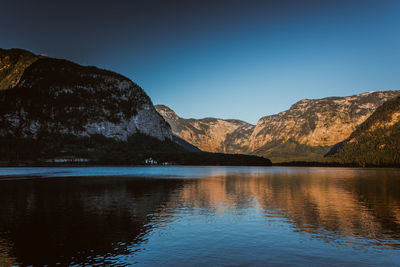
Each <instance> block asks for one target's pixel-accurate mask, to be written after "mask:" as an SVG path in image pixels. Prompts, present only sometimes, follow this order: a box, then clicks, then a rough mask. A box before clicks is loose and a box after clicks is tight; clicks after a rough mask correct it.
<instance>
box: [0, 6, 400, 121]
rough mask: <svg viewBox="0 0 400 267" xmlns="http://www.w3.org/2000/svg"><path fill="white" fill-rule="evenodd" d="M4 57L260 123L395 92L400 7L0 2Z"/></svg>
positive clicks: (191, 113) (179, 108) (192, 113)
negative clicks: (111, 75) (105, 77)
mask: <svg viewBox="0 0 400 267" xmlns="http://www.w3.org/2000/svg"><path fill="white" fill-rule="evenodd" d="M1 14H2V15H1V16H0V23H1V25H2V27H0V47H3V48H11V47H19V48H25V49H28V50H31V51H33V52H35V53H43V54H46V55H48V56H52V57H59V58H66V59H70V60H72V61H75V62H77V63H80V64H84V65H96V66H99V67H102V68H106V69H110V70H113V71H116V72H119V73H121V74H123V75H125V76H127V77H129V78H131V79H132V80H133V81H135V82H136V83H138V84H139V85H140V86H141V87H142V88H143V89H144V90H145V91H146V92H147V94H148V95H149V96H150V97H151V98H152V100H153V102H154V103H155V104H165V105H168V106H170V107H171V108H173V109H174V110H175V111H176V112H177V113H178V115H181V116H183V117H193V118H202V117H221V118H236V119H242V120H245V121H248V122H252V123H256V122H257V120H258V119H259V118H260V117H262V116H265V115H269V114H274V113H278V112H280V111H283V110H285V109H287V108H289V107H290V105H292V104H293V103H294V102H296V101H298V100H300V99H303V98H321V97H327V96H344V95H351V94H357V93H362V92H366V91H376V90H394V89H400V1H397V0H392V1H390V0H376V1H372V0H371V1H369V0H354V1H352V0H346V1H344V0H336V1H335V0H331V1H322V0H320V1H318V0H314V1H306V0H303V1H290V0H276V1H267V0H265V1H255V0H254V1H244V0H243V1H235V0H231V1H229V0H221V1H206V0H203V1H194V0H192V1H191V0H185V1H183V0H182V1H168V0H162V1H152V0H148V1H118V0H115V1H102V0H98V1H40V0H38V1H21V0H20V1H15V0H13V1H9V0H6V1H2V4H1Z"/></svg>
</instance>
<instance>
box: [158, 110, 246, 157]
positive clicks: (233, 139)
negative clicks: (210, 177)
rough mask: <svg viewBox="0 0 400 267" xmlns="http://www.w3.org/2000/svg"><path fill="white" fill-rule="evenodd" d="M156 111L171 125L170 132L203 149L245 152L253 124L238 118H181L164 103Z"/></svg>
mask: <svg viewBox="0 0 400 267" xmlns="http://www.w3.org/2000/svg"><path fill="white" fill-rule="evenodd" d="M155 107H156V109H157V111H158V112H159V113H160V114H161V115H162V116H163V117H164V119H165V120H166V121H167V122H168V123H169V124H170V125H171V129H172V132H173V133H174V134H175V135H176V136H178V137H180V138H182V139H184V140H185V141H187V142H189V143H191V144H192V145H194V146H196V147H198V148H199V149H201V150H203V151H208V152H222V153H246V151H247V149H248V147H249V139H248V137H249V136H250V134H251V132H252V130H253V128H254V125H251V124H249V123H247V122H244V121H240V120H223V119H216V118H205V119H200V120H197V119H183V118H181V117H179V116H178V115H176V114H175V112H174V111H173V110H171V109H170V108H168V107H167V106H164V105H156V106H155Z"/></svg>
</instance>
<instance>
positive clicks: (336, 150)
mask: <svg viewBox="0 0 400 267" xmlns="http://www.w3.org/2000/svg"><path fill="white" fill-rule="evenodd" d="M327 157H328V158H329V159H331V160H339V161H340V162H342V163H354V164H357V165H361V166H366V165H371V166H373V165H375V166H383V165H390V166H400V97H396V98H393V99H391V100H389V101H387V102H385V103H384V104H383V105H382V106H380V107H378V108H377V110H376V111H375V112H374V113H373V114H372V115H371V116H370V117H369V118H368V119H367V120H366V121H365V122H363V123H362V124H361V125H359V126H358V127H357V129H356V130H355V131H354V132H353V133H352V134H351V135H350V137H349V138H347V139H346V140H344V141H343V142H340V143H338V144H337V145H335V146H334V147H333V148H332V149H331V150H330V151H329V153H327Z"/></svg>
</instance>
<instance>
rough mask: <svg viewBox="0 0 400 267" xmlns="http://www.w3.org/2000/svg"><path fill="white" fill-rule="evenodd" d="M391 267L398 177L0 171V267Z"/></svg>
mask: <svg viewBox="0 0 400 267" xmlns="http://www.w3.org/2000/svg"><path fill="white" fill-rule="evenodd" d="M56 263H59V264H61V265H104V264H110V265H116V266H126V265H135V264H136V265H138V266H225V265H226V266H243V265H251V266H265V265H268V266H271V265H272V266H273V265H294V264H296V265H307V266H309V265H321V266H327V265H335V266H337V265H348V266H355V265H360V266H361V265H362V266H365V265H396V264H397V265H399V264H400V170H399V169H350V168H288V167H266V168H253V167H226V168H225V167H135V168H125V167H121V168H108V167H107V168H105V167H104V168H101V167H98V168H97V167H96V168H0V266H3V265H5V266H7V265H14V264H21V265H29V264H33V265H44V264H49V265H54V264H56Z"/></svg>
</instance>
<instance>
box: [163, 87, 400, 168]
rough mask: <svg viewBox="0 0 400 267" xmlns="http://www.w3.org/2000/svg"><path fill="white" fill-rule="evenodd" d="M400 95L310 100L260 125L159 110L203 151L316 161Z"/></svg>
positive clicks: (185, 137) (177, 132) (269, 117)
mask: <svg viewBox="0 0 400 267" xmlns="http://www.w3.org/2000/svg"><path fill="white" fill-rule="evenodd" d="M397 95H400V91H382V92H371V93H364V94H360V95H353V96H348V97H328V98H323V99H304V100H301V101H299V102H297V103H295V104H294V105H293V106H292V107H291V108H290V109H289V110H286V111H283V112H281V113H279V114H276V115H271V116H266V117H263V118H261V119H260V120H259V121H258V123H257V125H256V126H253V125H251V124H248V123H245V122H242V121H235V120H219V119H202V120H195V119H182V118H180V117H178V116H177V115H176V114H175V113H174V112H173V111H172V110H170V109H169V108H167V107H165V106H156V108H157V110H158V111H159V112H160V114H161V115H162V116H163V117H164V118H165V119H166V120H167V121H168V123H170V125H171V127H172V130H173V132H174V133H175V134H176V135H178V136H180V137H181V138H183V139H184V140H186V141H188V142H189V143H192V144H194V145H196V146H197V147H199V148H201V149H202V150H205V151H218V152H227V153H246V154H256V155H260V156H265V157H268V158H270V159H272V160H273V161H275V162H279V161H291V160H306V161H310V160H323V156H324V154H326V153H327V152H328V151H329V149H330V148H331V147H332V146H333V145H334V144H336V143H338V142H340V141H343V140H344V139H346V138H348V137H349V136H350V134H351V133H352V132H353V131H354V130H355V129H356V127H357V125H360V124H361V123H362V122H364V121H365V120H366V119H367V118H368V117H369V116H370V115H371V114H372V113H373V112H374V111H375V110H376V108H377V107H378V106H380V105H381V104H382V103H384V102H385V101H387V100H389V99H391V98H393V97H395V96H397Z"/></svg>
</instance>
